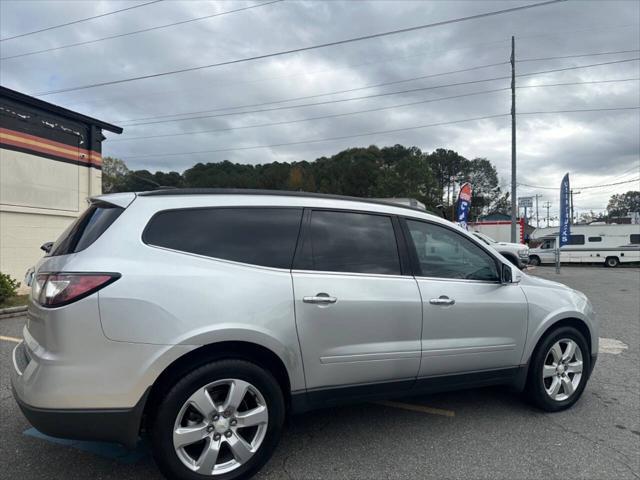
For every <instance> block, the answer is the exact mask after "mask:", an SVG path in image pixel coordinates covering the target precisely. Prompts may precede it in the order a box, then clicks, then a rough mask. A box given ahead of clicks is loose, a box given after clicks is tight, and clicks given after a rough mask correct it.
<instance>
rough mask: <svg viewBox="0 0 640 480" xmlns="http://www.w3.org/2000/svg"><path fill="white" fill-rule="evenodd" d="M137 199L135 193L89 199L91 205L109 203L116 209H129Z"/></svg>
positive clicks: (113, 194) (110, 194)
mask: <svg viewBox="0 0 640 480" xmlns="http://www.w3.org/2000/svg"><path fill="white" fill-rule="evenodd" d="M135 199H136V194H135V193H133V192H123V193H109V194H107V195H97V196H95V197H90V198H89V203H97V202H102V203H109V204H111V205H115V206H116V207H122V208H127V207H128V206H129V205H131V203H132V202H133V201H134V200H135Z"/></svg>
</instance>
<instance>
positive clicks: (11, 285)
mask: <svg viewBox="0 0 640 480" xmlns="http://www.w3.org/2000/svg"><path fill="white" fill-rule="evenodd" d="M19 286H20V282H18V281H17V280H14V279H13V278H11V277H10V276H9V275H7V274H4V273H0V303H4V302H6V301H7V300H9V299H10V298H11V297H15V296H16V293H18V287H19Z"/></svg>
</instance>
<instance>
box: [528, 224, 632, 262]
mask: <svg viewBox="0 0 640 480" xmlns="http://www.w3.org/2000/svg"><path fill="white" fill-rule="evenodd" d="M558 233H559V232H558V228H557V227H555V228H544V229H537V230H536V231H535V232H533V235H532V237H533V239H534V240H542V243H541V244H540V246H539V247H537V248H532V249H531V250H530V252H529V265H540V264H545V263H554V262H555V248H556V247H555V244H556V237H557V236H558ZM560 261H561V262H563V263H602V264H604V265H605V266H607V267H616V266H617V265H619V264H620V263H632V262H640V225H616V224H609V225H607V224H602V223H595V224H590V225H572V226H571V236H570V238H569V245H565V246H563V247H562V248H561V249H560Z"/></svg>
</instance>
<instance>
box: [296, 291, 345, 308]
mask: <svg viewBox="0 0 640 480" xmlns="http://www.w3.org/2000/svg"><path fill="white" fill-rule="evenodd" d="M302 301H303V302H304V303H314V304H316V305H329V304H331V303H336V302H337V301H338V299H337V298H336V297H331V296H329V294H327V293H318V294H316V295H315V296H313V297H302Z"/></svg>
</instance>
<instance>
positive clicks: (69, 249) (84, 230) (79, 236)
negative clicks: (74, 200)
mask: <svg viewBox="0 0 640 480" xmlns="http://www.w3.org/2000/svg"><path fill="white" fill-rule="evenodd" d="M123 211H124V209H123V208H120V207H116V206H115V205H110V204H108V203H94V204H92V205H91V206H89V208H87V209H86V210H85V211H84V213H83V214H82V215H80V217H78V219H77V220H76V221H75V222H73V223H72V224H71V225H69V226H68V227H67V229H66V230H65V231H64V232H62V235H60V237H59V238H58V240H56V243H54V244H53V247H51V251H50V253H49V255H48V256H56V255H67V254H69V253H75V252H79V251H80V250H84V249H85V248H87V247H88V246H89V245H91V244H92V243H93V242H95V241H96V240H97V238H98V237H99V236H100V235H102V234H103V233H104V232H105V230H106V229H107V228H109V226H110V225H111V224H112V223H113V222H114V221H115V219H116V218H118V216H119V215H120V214H121V213H122V212H123Z"/></svg>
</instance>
